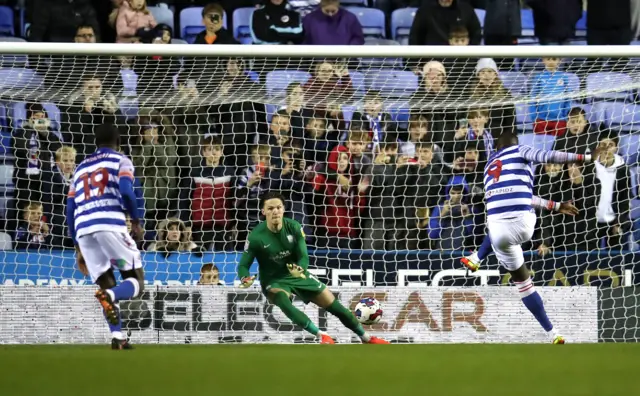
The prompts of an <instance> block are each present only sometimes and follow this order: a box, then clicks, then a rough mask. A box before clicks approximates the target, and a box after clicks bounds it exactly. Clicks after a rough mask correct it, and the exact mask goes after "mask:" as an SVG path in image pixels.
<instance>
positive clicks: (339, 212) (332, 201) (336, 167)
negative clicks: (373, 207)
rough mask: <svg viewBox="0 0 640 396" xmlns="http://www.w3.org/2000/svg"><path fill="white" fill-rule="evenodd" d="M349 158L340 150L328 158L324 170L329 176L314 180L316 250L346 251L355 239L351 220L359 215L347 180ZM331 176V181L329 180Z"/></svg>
mask: <svg viewBox="0 0 640 396" xmlns="http://www.w3.org/2000/svg"><path fill="white" fill-rule="evenodd" d="M350 164H351V158H350V155H349V151H348V150H347V148H346V147H344V146H337V147H336V148H335V149H333V151H331V153H330V154H329V160H328V162H327V168H328V169H330V170H331V171H333V175H329V174H324V173H318V174H317V175H316V177H315V180H314V193H315V198H314V202H315V209H316V218H317V224H316V225H317V226H318V227H319V228H318V229H317V232H316V235H317V246H318V247H319V248H339V249H348V248H349V247H350V244H349V242H350V238H352V237H355V236H356V230H355V228H354V225H355V220H356V217H357V215H358V212H359V206H360V205H359V203H360V200H359V197H358V196H357V193H356V192H355V191H357V189H356V188H354V187H355V185H354V183H353V180H352V178H351V173H350V172H351V169H350V168H351V166H350ZM331 176H333V177H331Z"/></svg>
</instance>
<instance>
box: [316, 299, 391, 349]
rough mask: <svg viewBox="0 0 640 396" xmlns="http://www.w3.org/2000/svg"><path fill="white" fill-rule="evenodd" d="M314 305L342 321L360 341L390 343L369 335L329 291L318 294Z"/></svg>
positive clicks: (351, 313)
mask: <svg viewBox="0 0 640 396" xmlns="http://www.w3.org/2000/svg"><path fill="white" fill-rule="evenodd" d="M311 302H313V303H314V304H316V305H317V306H319V307H320V308H324V309H326V310H327V311H328V312H329V313H331V314H332V315H334V316H335V317H337V318H338V319H340V322H342V324H343V325H344V326H345V327H346V328H348V329H349V330H351V331H353V332H354V333H356V335H357V336H358V337H360V340H362V342H363V343H365V344H388V343H389V342H388V341H385V340H383V339H381V338H378V337H373V336H371V335H369V334H368V333H367V332H366V331H365V330H364V328H363V327H362V324H361V323H360V322H358V319H356V317H355V315H354V314H353V312H351V311H350V310H349V309H347V308H346V307H345V306H344V305H342V304H341V303H340V301H338V300H337V299H336V297H335V296H334V295H333V293H331V292H330V291H329V289H324V290H323V291H322V292H320V293H318V294H317V295H316V296H315V298H313V300H311Z"/></svg>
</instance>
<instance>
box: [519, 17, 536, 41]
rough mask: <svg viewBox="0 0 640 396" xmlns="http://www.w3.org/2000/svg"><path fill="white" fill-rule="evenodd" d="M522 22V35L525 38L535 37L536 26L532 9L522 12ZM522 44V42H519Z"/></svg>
mask: <svg viewBox="0 0 640 396" xmlns="http://www.w3.org/2000/svg"><path fill="white" fill-rule="evenodd" d="M520 21H521V23H522V35H523V36H524V37H533V36H534V32H533V29H534V27H535V24H534V23H533V11H531V10H530V9H526V10H521V11H520ZM518 43H520V41H518Z"/></svg>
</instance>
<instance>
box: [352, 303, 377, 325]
mask: <svg viewBox="0 0 640 396" xmlns="http://www.w3.org/2000/svg"><path fill="white" fill-rule="evenodd" d="M355 314H356V318H357V319H358V322H360V323H362V324H366V325H371V324H374V323H378V322H379V321H380V319H381V318H382V306H381V305H380V302H378V300H376V299H375V298H371V297H367V298H363V299H362V300H360V302H358V304H357V305H356V310H355Z"/></svg>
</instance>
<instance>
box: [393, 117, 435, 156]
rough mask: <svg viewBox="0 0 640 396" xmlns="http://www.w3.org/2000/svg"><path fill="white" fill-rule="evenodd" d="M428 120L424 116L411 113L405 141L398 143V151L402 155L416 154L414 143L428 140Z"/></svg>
mask: <svg viewBox="0 0 640 396" xmlns="http://www.w3.org/2000/svg"><path fill="white" fill-rule="evenodd" d="M428 127H429V122H428V120H427V118H426V117H424V116H419V115H413V116H411V118H410V119H409V131H408V134H407V138H406V139H405V140H406V141H405V142H402V143H400V147H399V150H398V152H399V153H400V154H402V155H406V156H409V157H411V158H414V157H415V156H416V144H418V143H421V142H424V141H430V137H429V136H427V133H428V132H429V131H428Z"/></svg>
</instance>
